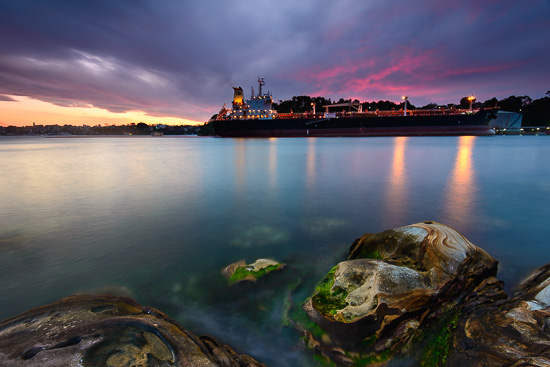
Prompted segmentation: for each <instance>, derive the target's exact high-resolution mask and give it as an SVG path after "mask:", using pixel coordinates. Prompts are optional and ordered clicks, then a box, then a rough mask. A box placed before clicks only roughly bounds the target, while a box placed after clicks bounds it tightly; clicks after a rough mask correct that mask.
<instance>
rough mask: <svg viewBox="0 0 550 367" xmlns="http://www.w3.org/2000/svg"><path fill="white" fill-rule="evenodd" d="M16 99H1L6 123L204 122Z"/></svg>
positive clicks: (0, 121) (152, 123) (113, 123)
mask: <svg viewBox="0 0 550 367" xmlns="http://www.w3.org/2000/svg"><path fill="white" fill-rule="evenodd" d="M10 97H11V98H13V101H0V110H1V111H2V115H1V117H0V118H1V120H0V124H2V125H3V126H9V125H13V126H31V125H32V124H33V123H35V124H36V125H90V126H95V125H98V124H100V125H105V124H109V125H127V124H130V123H139V122H143V123H146V124H148V125H157V124H164V125H198V124H201V123H203V122H201V121H193V120H187V119H182V118H176V117H154V116H149V115H147V114H146V113H145V112H143V111H129V112H124V113H116V112H110V111H107V110H105V109H102V108H97V107H92V106H89V107H61V106H56V105H54V104H52V103H48V102H43V101H39V100H36V99H31V98H28V97H17V96H10Z"/></svg>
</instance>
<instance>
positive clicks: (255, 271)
mask: <svg viewBox="0 0 550 367" xmlns="http://www.w3.org/2000/svg"><path fill="white" fill-rule="evenodd" d="M284 267H285V264H283V263H280V262H278V261H275V260H271V259H258V260H256V261H255V262H253V263H252V264H246V263H245V262H244V260H240V261H237V262H234V263H233V264H230V265H228V266H226V267H225V268H224V269H223V270H222V274H223V275H224V276H225V277H226V278H227V279H228V281H229V283H230V284H235V283H239V282H243V281H251V282H256V280H257V279H258V278H261V277H263V276H265V275H267V274H269V273H271V272H272V271H275V270H279V269H282V268H284Z"/></svg>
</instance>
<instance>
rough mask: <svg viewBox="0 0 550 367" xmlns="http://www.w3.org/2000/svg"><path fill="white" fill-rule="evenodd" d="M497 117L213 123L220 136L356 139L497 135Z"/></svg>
mask: <svg viewBox="0 0 550 367" xmlns="http://www.w3.org/2000/svg"><path fill="white" fill-rule="evenodd" d="M492 118H494V114H493V113H491V112H489V111H479V112H477V113H475V114H468V115H439V116H387V117H376V116H374V117H370V116H369V117H342V118H322V119H313V118H311V119H308V118H290V119H274V120H226V121H223V120H220V121H213V127H214V131H215V133H216V135H218V136H221V137H266V138H267V137H345V136H350V137H356V136H453V135H455V136H456V135H478V136H479V135H494V133H495V132H494V130H493V129H492V128H491V127H490V126H489V122H490V121H491V119H492Z"/></svg>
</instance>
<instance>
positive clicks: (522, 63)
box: [0, 0, 550, 120]
mask: <svg viewBox="0 0 550 367" xmlns="http://www.w3.org/2000/svg"><path fill="white" fill-rule="evenodd" d="M549 15H550V6H549V2H548V1H547V0H545V1H543V0H533V1H530V2H517V1H515V0H514V1H512V0H504V1H492V0H484V1H473V0H467V1H461V2H441V1H436V0H422V1H417V2H405V1H403V0H399V1H397V0H384V1H382V0H372V1H368V2H367V1H357V0H354V1H351V0H347V1H346V0H343V1H338V2H332V1H328V0H326V1H324V0H318V1H314V0H305V1H299V2H298V1H290V0H283V1H277V2H274V1H267V0H235V1H231V2H226V1H214V0H212V1H201V2H198V1H193V2H192V1H185V0H165V1H144V0H141V1H136V0H132V1H130V0H126V1H124V0H118V1H111V0H109V1H107V0H96V1H61V0H57V1H55V0H20V1H3V0H0V94H3V95H25V96H29V97H32V98H37V99H41V100H44V101H49V102H52V103H55V104H58V105H62V106H97V107H102V108H106V109H108V110H110V111H116V112H122V111H127V110H143V111H146V112H147V113H149V114H151V115H155V116H178V117H183V118H191V119H197V120H205V119H207V118H208V117H210V115H211V114H212V113H215V112H217V109H218V108H219V107H220V106H221V104H223V103H224V102H229V100H230V99H231V94H232V90H231V88H230V87H231V86H238V85H241V86H243V87H244V88H245V92H246V93H247V94H248V93H249V87H250V86H251V85H253V84H254V83H255V80H256V77H257V76H258V75H260V76H264V77H266V78H267V80H268V87H269V89H270V90H271V91H272V92H273V93H274V97H275V99H285V98H290V97H292V96H293V95H300V94H315V95H324V96H326V97H333V98H336V97H354V98H359V99H361V100H367V99H368V100H372V99H393V100H397V99H399V97H400V95H401V94H407V95H410V96H411V101H412V102H413V103H415V104H423V103H428V102H432V101H435V102H440V103H443V102H457V99H459V98H460V97H461V96H464V95H469V94H470V93H475V94H476V95H479V99H483V96H486V97H487V99H488V98H491V97H493V96H497V97H499V98H502V97H505V96H507V95H508V94H528V95H531V96H532V97H534V98H538V97H540V96H542V94H543V93H544V92H545V91H546V90H548V89H549V88H550V87H548V85H547V84H545V83H547V80H550V75H549V71H548V67H547V62H548V59H549V58H550V51H549V48H548V47H547V44H548V39H549V36H550V26H549V22H548V16H549ZM415 99H416V100H415Z"/></svg>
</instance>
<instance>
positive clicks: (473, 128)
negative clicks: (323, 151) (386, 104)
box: [210, 78, 496, 137]
mask: <svg viewBox="0 0 550 367" xmlns="http://www.w3.org/2000/svg"><path fill="white" fill-rule="evenodd" d="M258 83H259V91H258V94H255V93H254V89H252V93H251V97H250V99H248V100H245V99H244V94H243V89H242V88H241V87H238V88H235V87H233V90H234V92H233V102H232V106H231V108H230V109H229V108H226V105H225V104H224V105H223V107H222V109H221V110H220V112H219V113H218V115H217V117H216V118H214V119H212V120H211V121H210V122H211V123H212V126H213V128H214V132H215V134H216V135H218V136H221V137H345V136H350V137H353V136H448V135H494V134H495V131H494V129H493V128H491V126H490V122H491V121H492V120H493V119H495V118H496V111H495V110H490V109H489V110H485V109H482V110H479V111H476V112H473V111H471V110H456V109H444V110H412V111H409V113H407V110H406V104H405V110H404V111H374V112H371V111H368V112H367V111H363V110H362V106H361V104H360V103H359V101H354V102H349V103H344V104H334V105H327V106H323V107H325V112H323V113H317V112H316V111H315V106H313V110H312V111H311V112H306V113H278V112H277V111H276V110H274V109H273V106H272V105H273V98H272V96H271V93H269V92H267V93H263V91H262V89H263V86H264V85H265V79H264V78H258ZM341 107H347V108H348V111H343V112H330V109H331V108H341Z"/></svg>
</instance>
